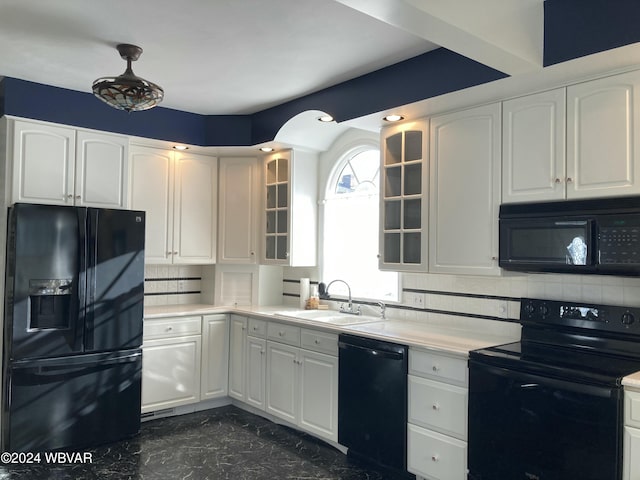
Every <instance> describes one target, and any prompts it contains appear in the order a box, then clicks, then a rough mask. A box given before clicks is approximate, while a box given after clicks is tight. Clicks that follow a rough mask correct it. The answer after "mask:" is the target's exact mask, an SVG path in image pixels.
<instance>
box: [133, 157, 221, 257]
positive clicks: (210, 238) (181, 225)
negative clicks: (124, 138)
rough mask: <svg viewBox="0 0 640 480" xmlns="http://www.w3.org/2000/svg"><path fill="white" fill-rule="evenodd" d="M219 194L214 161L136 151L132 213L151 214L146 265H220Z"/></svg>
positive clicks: (149, 217)
mask: <svg viewBox="0 0 640 480" xmlns="http://www.w3.org/2000/svg"><path fill="white" fill-rule="evenodd" d="M216 189H217V161H216V158H214V157H207V156H204V155H197V154H185V153H183V152H173V151H168V150H163V149H158V148H151V147H141V146H132V147H131V208H133V209H134V210H144V211H145V212H147V216H146V236H145V262H146V263H151V264H164V263H176V264H209V263H214V262H215V259H216V256H215V253H216V215H217V194H216V191H217V190H216Z"/></svg>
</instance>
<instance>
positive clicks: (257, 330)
mask: <svg viewBox="0 0 640 480" xmlns="http://www.w3.org/2000/svg"><path fill="white" fill-rule="evenodd" d="M247 335H251V336H252V337H259V338H265V337H266V336H267V322H266V321H264V320H258V319H257V318H250V319H249V330H248V331H247Z"/></svg>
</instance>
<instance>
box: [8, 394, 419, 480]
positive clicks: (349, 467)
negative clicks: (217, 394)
mask: <svg viewBox="0 0 640 480" xmlns="http://www.w3.org/2000/svg"><path fill="white" fill-rule="evenodd" d="M87 452H88V453H91V456H92V460H93V461H92V463H75V464H67V465H56V464H52V463H50V464H46V463H45V462H44V461H41V463H39V464H32V465H6V464H4V465H0V480H44V479H55V480H58V479H64V480H222V479H232V480H285V479H287V480H308V479H309V480H311V479H323V480H360V479H363V480H364V479H366V480H390V479H392V478H393V476H391V475H390V474H388V473H384V472H381V471H376V470H373V469H371V468H368V467H367V466H365V465H363V464H361V463H359V462H357V461H355V460H353V459H351V458H348V457H346V456H345V455H343V454H341V453H340V452H338V451H337V450H335V449H334V448H332V447H330V446H328V445H327V444H325V443H323V442H319V441H317V440H315V439H314V438H312V437H310V436H308V435H305V434H301V433H300V432H296V431H294V430H291V429H289V428H286V427H283V426H279V425H276V424H274V423H272V422H269V421H268V420H266V419H263V418H261V417H259V416H256V415H252V414H250V413H248V412H245V411H243V410H240V409H238V408H236V407H234V406H227V407H222V408H218V409H214V410H208V411H204V412H198V413H193V414H189V415H182V416H178V417H171V418H164V419H158V420H152V421H148V422H145V423H143V424H142V429H141V433H140V435H139V436H138V437H136V438H134V439H131V440H126V441H122V442H118V443H115V444H111V445H109V446H104V447H100V448H96V449H93V450H88V451H87ZM81 453H84V452H81ZM403 478H414V477H403Z"/></svg>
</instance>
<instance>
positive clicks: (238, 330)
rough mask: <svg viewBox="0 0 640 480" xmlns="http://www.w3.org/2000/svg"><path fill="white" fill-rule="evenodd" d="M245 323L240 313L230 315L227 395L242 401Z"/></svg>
mask: <svg viewBox="0 0 640 480" xmlns="http://www.w3.org/2000/svg"><path fill="white" fill-rule="evenodd" d="M247 323H248V320H247V318H246V317H241V316H240V315H231V318H230V320H229V396H230V397H232V398H236V399H238V400H241V401H243V402H244V401H245V400H246V394H245V392H246V386H245V378H246V375H245V363H246V360H245V356H246V352H247Z"/></svg>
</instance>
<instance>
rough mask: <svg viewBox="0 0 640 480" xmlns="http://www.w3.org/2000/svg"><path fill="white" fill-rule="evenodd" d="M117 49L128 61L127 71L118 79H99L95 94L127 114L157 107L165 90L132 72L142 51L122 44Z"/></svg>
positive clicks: (94, 89)
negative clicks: (132, 65)
mask: <svg viewBox="0 0 640 480" xmlns="http://www.w3.org/2000/svg"><path fill="white" fill-rule="evenodd" d="M116 48H117V49H118V52H119V53H120V56H121V57H122V58H123V59H124V60H126V61H127V69H126V70H125V72H124V73H123V74H122V75H119V76H117V77H103V78H98V79H97V80H96V81H95V82H93V94H94V95H95V96H96V97H98V98H99V99H100V100H102V101H103V102H105V103H106V104H107V105H109V106H111V107H113V108H117V109H118V110H125V111H127V112H138V111H141V110H148V109H150V108H153V107H155V106H156V105H157V104H158V103H160V102H161V101H162V99H163V97H164V90H162V87H160V86H158V85H156V84H155V83H152V82H149V81H148V80H145V79H144V78H140V77H137V76H136V75H135V74H134V73H133V70H131V62H135V61H136V60H137V59H138V58H139V57H140V55H141V54H142V49H141V48H140V47H137V46H135V45H129V44H120V45H118V46H117V47H116Z"/></svg>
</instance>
